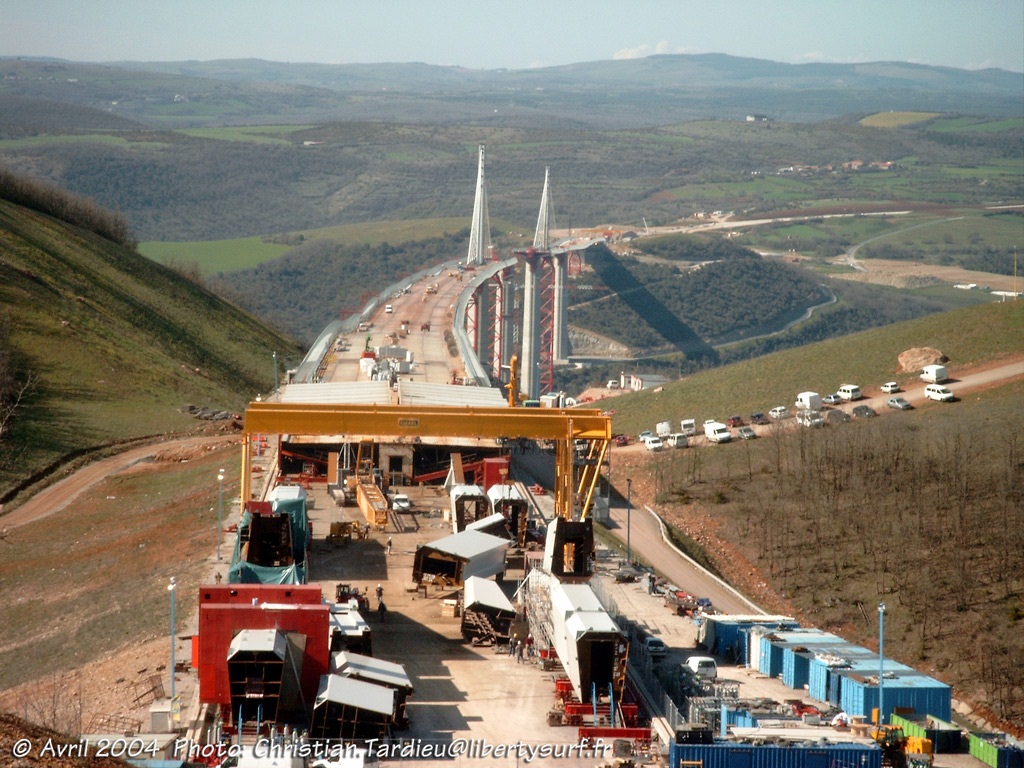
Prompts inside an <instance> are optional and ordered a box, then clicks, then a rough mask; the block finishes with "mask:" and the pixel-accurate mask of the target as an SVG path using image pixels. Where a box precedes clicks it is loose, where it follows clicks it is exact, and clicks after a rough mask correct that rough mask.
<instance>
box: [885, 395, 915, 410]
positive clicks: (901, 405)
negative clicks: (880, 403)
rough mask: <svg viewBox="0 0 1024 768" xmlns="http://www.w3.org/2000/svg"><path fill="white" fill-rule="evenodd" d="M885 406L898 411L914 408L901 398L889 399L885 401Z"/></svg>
mask: <svg viewBox="0 0 1024 768" xmlns="http://www.w3.org/2000/svg"><path fill="white" fill-rule="evenodd" d="M885 404H886V405H888V406H889V407H890V408H895V409H896V410H899V411H909V410H910V409H911V408H913V407H914V406H912V405H911V404H910V403H908V402H907V401H906V400H905V399H904V398H902V397H890V398H889V399H888V400H886V401H885Z"/></svg>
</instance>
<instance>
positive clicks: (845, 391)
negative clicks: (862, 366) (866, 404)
mask: <svg viewBox="0 0 1024 768" xmlns="http://www.w3.org/2000/svg"><path fill="white" fill-rule="evenodd" d="M836 394H838V395H839V396H840V397H841V398H843V400H860V398H861V394H860V387H858V386H857V385H856V384H843V386H841V387H840V388H839V389H838V390H836Z"/></svg>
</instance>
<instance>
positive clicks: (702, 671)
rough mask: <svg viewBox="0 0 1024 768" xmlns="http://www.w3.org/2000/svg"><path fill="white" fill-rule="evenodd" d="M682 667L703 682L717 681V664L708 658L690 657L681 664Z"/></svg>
mask: <svg viewBox="0 0 1024 768" xmlns="http://www.w3.org/2000/svg"><path fill="white" fill-rule="evenodd" d="M683 666H684V667H686V668H687V669H689V670H690V671H691V672H693V674H695V675H697V676H698V677H703V678H704V679H705V680H717V679H718V664H716V663H715V660H714V659H713V658H711V657H710V656H691V657H690V658H688V659H687V660H686V661H685V662H683Z"/></svg>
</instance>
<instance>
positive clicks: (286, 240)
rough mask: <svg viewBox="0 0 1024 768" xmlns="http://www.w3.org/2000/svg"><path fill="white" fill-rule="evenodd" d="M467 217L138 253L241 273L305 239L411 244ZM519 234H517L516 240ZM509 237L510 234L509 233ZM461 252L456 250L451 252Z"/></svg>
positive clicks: (145, 247)
mask: <svg viewBox="0 0 1024 768" xmlns="http://www.w3.org/2000/svg"><path fill="white" fill-rule="evenodd" d="M469 224H470V222H469V220H468V219H464V218H447V219H409V220H406V221H374V222H367V223H366V224H344V225H340V226H337V227H321V228H319V229H308V230H303V231H301V232H294V233H289V234H286V235H280V236H272V237H240V238H236V239H234V240H211V241H199V242H191V243H165V242H158V241H150V242H146V243H140V244H139V252H140V253H141V254H142V255H143V256H145V257H146V258H148V259H152V260H153V261H156V262H159V263H160V264H166V265H168V266H173V267H188V266H190V265H192V264H195V265H198V267H199V271H200V273H201V274H203V275H205V276H209V275H215V274H218V273H220V272H224V273H228V272H238V271H241V270H243V269H251V268H252V267H256V266H259V265H260V264H263V263H265V262H267V261H271V260H273V259H276V258H278V257H280V256H283V255H284V254H285V253H287V252H288V251H290V250H291V249H292V248H294V247H296V246H297V245H300V244H301V243H303V242H310V241H314V240H331V241H333V242H337V243H344V244H347V245H359V244H362V245H379V244H381V243H391V244H392V245H397V244H399V243H407V242H410V241H414V240H423V239H425V238H430V237H440V236H441V235H443V234H444V233H446V232H448V233H454V232H459V231H461V230H463V229H466V228H467V227H468V226H469ZM491 226H492V229H494V230H496V231H505V232H510V230H511V225H510V224H508V222H503V221H501V220H498V219H492V220H491ZM519 237H520V236H518V235H514V236H513V237H512V239H513V240H515V239H518V238H519ZM505 239H506V240H507V239H508V238H505ZM458 255H459V254H452V256H453V257H455V256H458Z"/></svg>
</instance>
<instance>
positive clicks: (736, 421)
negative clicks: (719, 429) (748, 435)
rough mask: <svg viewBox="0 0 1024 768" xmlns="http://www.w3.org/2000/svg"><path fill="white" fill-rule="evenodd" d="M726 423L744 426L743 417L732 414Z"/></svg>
mask: <svg viewBox="0 0 1024 768" xmlns="http://www.w3.org/2000/svg"><path fill="white" fill-rule="evenodd" d="M725 423H726V424H728V425H729V426H730V427H742V426H743V417H742V416H730V417H729V418H728V419H726V422H725Z"/></svg>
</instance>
